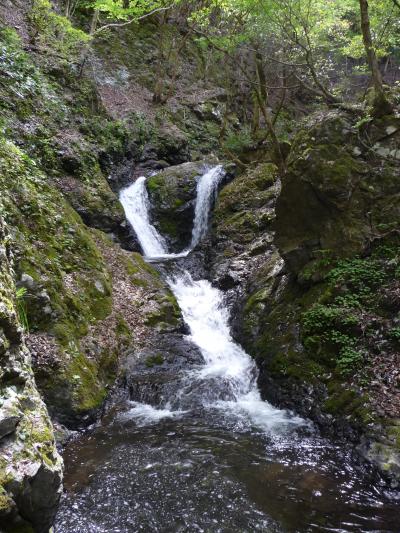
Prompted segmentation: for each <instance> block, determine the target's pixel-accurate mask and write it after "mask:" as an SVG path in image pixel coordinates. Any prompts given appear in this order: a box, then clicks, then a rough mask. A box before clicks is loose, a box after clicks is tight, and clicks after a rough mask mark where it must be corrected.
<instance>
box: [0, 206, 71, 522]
mask: <svg viewBox="0 0 400 533" xmlns="http://www.w3.org/2000/svg"><path fill="white" fill-rule="evenodd" d="M0 205H1V204H0ZM11 247H12V240H11V238H10V236H9V235H8V234H7V232H6V230H5V225H4V223H3V219H2V218H1V217H0V358H1V371H0V529H1V531H5V532H7V531H32V532H33V531H39V532H42V531H43V532H45V531H48V529H49V528H50V526H51V524H52V522H53V519H54V516H55V513H56V510H57V505H58V500H59V498H60V494H61V481H62V461H61V458H60V456H59V455H58V452H57V449H56V446H55V442H54V434H53V428H52V425H51V422H50V420H49V416H48V413H47V410H46V407H45V405H44V403H43V401H42V399H41V397H40V395H39V392H38V390H37V388H36V384H35V380H34V377H33V373H32V368H31V358H30V353H29V351H28V350H27V348H26V346H25V342H24V338H23V332H22V328H21V323H20V319H19V317H20V316H21V307H20V305H21V304H20V303H19V302H18V299H17V298H18V294H17V292H16V287H15V283H14V272H13V270H12V252H11Z"/></svg>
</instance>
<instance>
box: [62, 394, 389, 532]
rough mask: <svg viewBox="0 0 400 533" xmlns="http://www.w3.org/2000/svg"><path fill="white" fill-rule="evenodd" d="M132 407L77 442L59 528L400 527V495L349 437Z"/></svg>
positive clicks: (69, 458)
mask: <svg viewBox="0 0 400 533" xmlns="http://www.w3.org/2000/svg"><path fill="white" fill-rule="evenodd" d="M125 409H126V410H125V411H122V412H119V414H118V413H115V412H114V413H111V414H110V415H109V417H108V419H106V420H104V421H103V425H102V426H100V427H98V428H97V429H96V430H94V431H93V432H91V433H88V434H87V435H83V436H81V437H80V438H79V439H78V440H76V441H75V442H73V443H71V444H70V445H69V446H68V449H67V451H66V454H65V461H66V476H65V487H66V494H65V497H64V499H63V501H62V505H61V509H60V512H59V514H58V519H57V524H56V532H57V533H86V532H88V533H89V532H90V533H91V532H93V533H94V532H96V533H100V532H101V533H106V532H107V533H108V532H109V533H114V532H135V531H149V532H150V531H154V532H169V531H171V532H172V531H182V532H192V531H204V532H234V531H235V532H236V531H240V532H242V531H243V532H244V531H246V532H247V531H248V532H252V531H267V532H270V531H271V532H273V531H286V532H295V531H299V532H303V531H343V532H345V531H346V532H347V531H349V532H350V531H351V532H360V531H370V532H373V531H375V532H378V531H379V532H383V531H386V532H393V533H395V532H398V531H399V501H397V500H396V499H395V497H394V495H392V496H390V495H385V493H384V490H383V489H382V488H381V487H375V486H374V485H373V484H372V483H371V482H370V480H368V478H367V476H366V474H365V472H363V471H362V469H360V468H358V467H356V466H355V463H354V461H353V460H352V458H351V457H350V455H349V454H348V453H345V452H344V451H343V449H342V447H340V446H335V445H333V444H332V443H330V442H328V441H325V440H323V439H320V438H318V437H317V436H313V435H312V434H311V435H305V434H304V430H298V431H295V432H293V431H291V432H290V433H289V434H285V433H283V434H282V435H278V434H273V435H272V434H271V435H269V436H268V435H267V434H265V433H264V432H261V431H258V430H257V429H256V428H253V429H251V428H250V427H249V426H248V425H247V423H246V422H245V421H244V420H243V421H242V423H241V422H240V420H236V421H235V422H234V423H233V421H232V418H231V416H230V414H229V413H222V412H221V411H219V410H209V411H199V412H191V413H190V414H188V413H183V414H182V413H173V412H172V413H171V412H165V411H164V412H162V413H161V415H160V413H157V412H155V411H154V408H151V407H149V408H148V409H147V410H146V409H144V408H143V407H142V406H140V407H139V410H138V411H137V412H135V410H136V408H135V406H134V405H132V406H126V407H125Z"/></svg>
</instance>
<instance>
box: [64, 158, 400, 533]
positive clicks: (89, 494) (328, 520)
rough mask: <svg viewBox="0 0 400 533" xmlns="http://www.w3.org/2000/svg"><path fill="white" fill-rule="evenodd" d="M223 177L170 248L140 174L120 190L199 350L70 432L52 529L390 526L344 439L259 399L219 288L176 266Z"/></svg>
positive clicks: (201, 190) (396, 527)
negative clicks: (156, 385) (149, 386)
mask: <svg viewBox="0 0 400 533" xmlns="http://www.w3.org/2000/svg"><path fill="white" fill-rule="evenodd" d="M222 178H223V169H222V167H213V168H210V169H207V170H206V171H205V172H204V174H203V176H201V177H200V178H199V181H198V188H197V199H196V209H195V220H194V225H193V233H192V242H191V244H190V246H189V248H188V249H186V250H184V251H183V252H182V253H179V254H171V253H169V251H168V248H167V245H166V242H165V241H164V239H163V238H162V236H160V235H159V234H158V233H157V231H156V229H155V228H154V226H152V225H151V222H150V217H149V202H148V197H147V193H146V188H145V178H139V179H138V180H137V181H136V182H135V183H134V184H133V185H131V186H130V187H129V188H127V189H125V190H124V191H122V192H121V202H122V204H123V206H124V208H125V212H126V215H127V219H128V220H129V221H130V223H131V225H132V226H133V228H134V229H135V230H136V234H137V236H138V238H139V241H140V243H141V246H142V248H143V251H144V253H145V256H147V258H148V259H149V260H150V261H152V262H155V261H156V262H159V263H161V265H162V264H163V262H165V261H168V262H171V261H172V263H173V264H172V266H170V267H169V268H168V269H166V270H165V272H164V277H165V279H166V281H167V283H168V284H169V286H170V288H171V290H172V292H173V293H174V295H175V297H176V298H177V301H178V304H179V305H180V308H181V310H182V314H183V318H184V320H185V322H186V324H187V326H188V328H189V330H190V332H189V334H188V335H187V336H186V338H187V342H188V343H191V344H192V345H193V346H194V347H195V348H196V350H197V351H198V353H199V354H200V360H196V358H194V359H193V358H192V359H190V358H188V361H187V364H186V365H184V366H183V368H182V367H179V369H177V371H176V373H175V374H174V375H173V379H172V380H171V379H170V382H169V383H166V384H165V391H164V393H162V391H161V393H160V392H159V391H158V394H157V399H154V402H151V401H149V403H140V402H138V401H129V400H121V401H120V402H119V403H116V404H114V406H113V407H112V408H111V409H109V410H108V412H107V414H106V415H105V416H104V417H103V419H102V421H101V423H100V424H99V425H97V427H95V428H94V429H92V430H90V431H87V432H85V433H83V434H81V435H80V436H79V437H78V438H76V439H75V440H73V441H72V442H70V444H69V445H68V446H67V448H66V450H65V454H64V460H65V464H66V472H65V494H64V497H63V499H62V502H61V507H60V511H59V513H58V517H57V521H56V525H55V531H56V533H117V532H121V533H122V532H124V533H125V532H126V533H128V532H136V531H144V532H196V531H199V532H210V533H211V532H215V533H217V532H253V531H265V532H275V531H276V532H281V531H282V532H306V531H331V532H333V531H335V532H363V531H365V532H367V531H369V532H391V533H396V532H397V533H398V532H399V531H400V512H399V503H400V500H399V499H398V495H396V494H395V493H394V492H389V491H387V490H386V489H385V488H384V486H381V485H377V484H375V483H374V482H373V480H372V477H371V476H370V475H369V474H370V473H369V472H368V471H366V467H365V466H362V465H360V464H358V463H357V460H356V458H355V457H353V456H352V453H351V450H350V447H349V446H348V447H344V446H343V445H341V444H340V443H334V442H332V441H329V440H327V439H324V438H322V437H321V436H319V434H318V431H317V430H316V429H315V428H314V426H313V425H312V424H311V423H310V422H309V421H307V420H304V419H301V418H300V417H298V416H296V415H295V414H293V413H290V412H288V411H285V410H281V409H277V408H275V407H273V406H272V405H270V404H269V403H267V402H264V401H263V400H262V399H261V396H260V392H259V390H258V387H257V376H258V370H257V367H256V365H255V362H254V360H253V359H251V358H250V357H249V355H248V354H246V352H244V350H243V349H242V348H241V347H240V346H239V345H238V344H237V343H235V342H234V340H233V339H232V337H231V333H230V328H229V309H228V308H227V307H226V305H225V303H224V295H223V293H221V292H220V291H219V290H218V289H216V288H215V287H213V286H212V284H211V283H210V282H209V281H207V280H205V279H193V277H192V274H191V273H190V271H188V270H186V269H185V257H187V256H188V255H189V254H190V253H191V251H192V250H193V249H194V248H195V247H196V246H197V244H198V243H199V242H200V241H201V239H202V237H203V236H204V235H205V234H206V232H207V228H208V217H209V213H210V209H211V208H212V203H213V199H214V198H215V195H216V192H217V188H218V184H219V183H220V181H221V179H222ZM175 260H177V262H178V263H179V262H180V264H177V265H176V266H174V261H175ZM161 272H163V269H162V268H161ZM163 366H164V365H160V369H159V371H160V372H161V373H162V372H163ZM166 375H167V374H166ZM168 375H169V376H170V375H171V373H169V374H168ZM161 381H162V380H161Z"/></svg>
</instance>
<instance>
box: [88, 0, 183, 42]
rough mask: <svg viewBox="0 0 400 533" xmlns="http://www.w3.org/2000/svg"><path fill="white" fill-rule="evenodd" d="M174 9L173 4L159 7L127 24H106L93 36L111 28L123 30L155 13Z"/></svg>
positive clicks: (128, 21)
mask: <svg viewBox="0 0 400 533" xmlns="http://www.w3.org/2000/svg"><path fill="white" fill-rule="evenodd" d="M171 7H173V4H171V5H169V6H166V7H158V8H156V9H153V10H152V11H149V12H148V13H146V14H145V15H142V16H141V17H137V18H134V19H131V20H127V21H126V22H112V23H110V24H106V25H105V26H102V27H101V28H98V29H97V30H95V31H94V32H93V35H97V34H98V33H100V32H101V31H104V30H108V29H109V28H122V27H123V26H128V24H132V23H133V22H139V21H140V20H143V19H145V18H147V17H150V16H151V15H154V13H159V12H160V11H167V10H168V9H171Z"/></svg>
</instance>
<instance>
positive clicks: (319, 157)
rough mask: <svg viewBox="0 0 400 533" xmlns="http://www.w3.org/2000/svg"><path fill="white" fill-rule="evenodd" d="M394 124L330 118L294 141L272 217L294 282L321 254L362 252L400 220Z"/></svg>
mask: <svg viewBox="0 0 400 533" xmlns="http://www.w3.org/2000/svg"><path fill="white" fill-rule="evenodd" d="M399 146H400V119H396V118H394V117H388V118H387V119H386V120H385V119H380V120H379V121H375V122H368V121H367V122H365V121H364V122H363V121H360V122H358V123H355V121H354V119H353V117H351V116H347V115H346V114H344V113H341V112H331V113H329V114H327V115H324V116H323V117H322V118H321V117H319V116H317V117H313V118H312V119H310V120H309V124H307V127H306V128H304V129H302V130H301V131H300V132H299V133H298V135H297V137H296V138H295V140H294V143H293V147H292V152H291V155H290V158H289V162H288V167H289V171H288V172H287V173H286V175H285V176H284V178H283V180H282V192H281V194H280V196H279V199H278V202H277V206H276V213H277V223H276V243H277V245H278V247H279V249H280V251H281V253H282V255H283V257H284V258H285V261H286V263H287V265H288V267H289V268H290V269H291V270H292V271H293V272H295V273H296V274H297V275H300V277H301V271H302V269H303V268H304V267H306V265H307V264H309V263H312V262H315V260H316V256H317V255H318V254H319V253H320V250H324V253H330V254H331V255H332V256H334V257H346V256H351V255H355V254H359V253H363V252H364V250H366V249H368V246H369V245H370V243H371V242H374V241H375V240H376V239H378V238H379V237H380V236H382V235H386V234H387V233H388V232H396V231H398V224H399V222H398V221H399V220H400V194H399V190H398V181H399V177H400V172H399V160H400V149H399Z"/></svg>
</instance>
